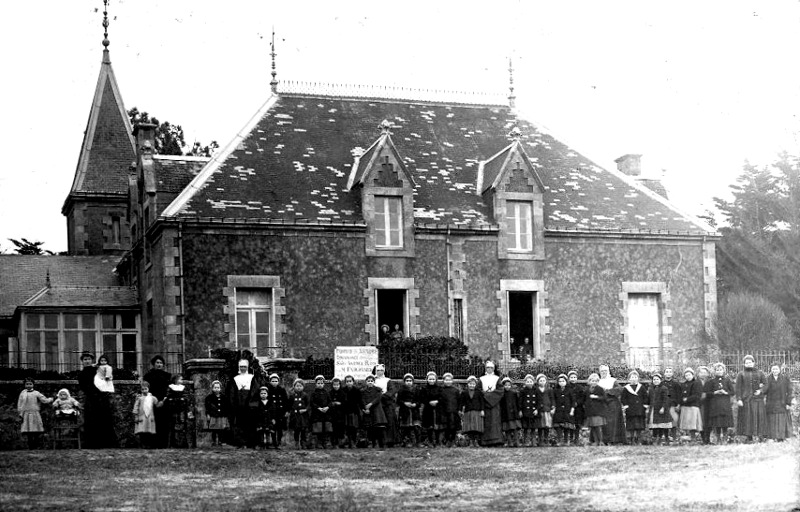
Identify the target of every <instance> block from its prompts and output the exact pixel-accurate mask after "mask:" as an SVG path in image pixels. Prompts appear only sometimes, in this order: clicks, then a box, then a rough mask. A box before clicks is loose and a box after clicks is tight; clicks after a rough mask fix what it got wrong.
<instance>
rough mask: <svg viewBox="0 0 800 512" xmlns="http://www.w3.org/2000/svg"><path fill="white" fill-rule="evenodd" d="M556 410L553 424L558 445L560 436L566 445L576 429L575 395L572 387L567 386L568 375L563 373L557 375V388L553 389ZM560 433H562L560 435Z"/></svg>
mask: <svg viewBox="0 0 800 512" xmlns="http://www.w3.org/2000/svg"><path fill="white" fill-rule="evenodd" d="M553 396H554V398H555V406H556V410H555V413H554V414H553V426H554V427H555V428H556V445H558V440H559V438H561V439H562V442H563V443H564V446H567V445H568V444H569V442H570V440H571V439H572V432H573V431H574V430H575V423H574V421H575V405H576V404H575V395H574V394H573V392H572V388H571V387H569V386H567V376H566V375H564V374H563V373H562V374H561V375H559V376H558V377H556V389H555V390H554V391H553ZM559 434H560V435H559Z"/></svg>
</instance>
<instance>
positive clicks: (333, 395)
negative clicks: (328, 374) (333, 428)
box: [328, 386, 346, 425]
mask: <svg viewBox="0 0 800 512" xmlns="http://www.w3.org/2000/svg"><path fill="white" fill-rule="evenodd" d="M328 397H329V398H330V406H331V408H330V409H328V417H329V418H330V419H331V423H333V424H334V425H341V424H343V423H344V414H345V412H344V403H345V398H346V397H345V392H344V388H343V387H341V386H340V387H339V389H333V388H331V391H330V393H328Z"/></svg>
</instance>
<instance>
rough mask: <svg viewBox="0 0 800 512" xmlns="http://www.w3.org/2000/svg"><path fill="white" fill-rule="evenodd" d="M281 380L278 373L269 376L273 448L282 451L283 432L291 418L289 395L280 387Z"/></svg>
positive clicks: (268, 399) (268, 390)
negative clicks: (289, 417)
mask: <svg viewBox="0 0 800 512" xmlns="http://www.w3.org/2000/svg"><path fill="white" fill-rule="evenodd" d="M280 383H281V378H280V377H279V376H278V374H277V373H272V374H270V376H269V386H268V387H267V409H268V410H269V417H270V423H271V424H272V430H271V432H270V434H271V435H272V446H273V447H274V448H275V449H276V450H280V448H281V445H282V444H283V431H284V430H286V418H287V417H288V416H289V409H290V404H289V394H288V393H286V390H285V389H284V388H283V386H281V385H280Z"/></svg>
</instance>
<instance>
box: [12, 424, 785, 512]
mask: <svg viewBox="0 0 800 512" xmlns="http://www.w3.org/2000/svg"><path fill="white" fill-rule="evenodd" d="M799 461H800V442H798V440H796V439H795V440H793V441H792V442H790V443H764V444H758V445H725V446H680V447H675V446H673V447H666V446H659V447H656V446H632V447H613V446H611V447H599V448H598V447H587V448H573V447H562V448H513V449H512V448H497V449H481V448H478V449H471V448H454V449H390V450H373V449H360V450H320V451H306V450H299V451H298V450H293V449H285V450H281V451H252V450H236V449H232V448H218V449H213V450H211V449H206V450H161V451H144V450H97V451H90V450H81V451H78V450H62V451H57V452H53V451H18V452H2V453H0V471H1V472H2V476H0V510H37V511H38V510H59V511H78V510H154V511H162V510H163V511H167V510H170V511H172V510H193V511H211V510H226V511H240V510H241V511H244V510H270V511H275V512H279V511H303V512H326V511H341V512H345V511H347V512H358V511H367V510H368V511H370V512H377V511H392V510H403V511H427V510H436V511H447V512H450V511H452V512H456V511H468V510H489V511H503V512H505V511H523V510H547V511H551V510H552V511H570V512H575V511H582V510H591V511H606V510H607V511H627V510H630V511H634V510H635V511H637V512H638V511H642V510H645V511H653V512H655V511H662V510H663V511H673V510H680V511H695V510H696V511H700V510H702V511H704V512H705V511H713V510H725V511H748V512H750V511H756V510H764V511H770V512H772V511H791V510H792V509H793V508H794V507H798V509H797V510H799V511H800V464H799Z"/></svg>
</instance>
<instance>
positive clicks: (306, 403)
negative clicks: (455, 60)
mask: <svg viewBox="0 0 800 512" xmlns="http://www.w3.org/2000/svg"><path fill="white" fill-rule="evenodd" d="M305 389H306V384H305V382H303V380H302V379H294V383H293V384H292V397H291V398H290V400H291V404H292V411H291V413H290V414H289V428H291V429H292V430H293V431H294V447H295V449H297V450H300V449H302V448H305V447H306V435H307V434H308V430H309V427H310V426H311V420H310V418H309V416H310V415H309V409H310V408H311V397H309V396H308V393H306V391H305Z"/></svg>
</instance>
